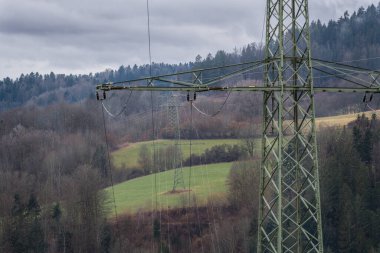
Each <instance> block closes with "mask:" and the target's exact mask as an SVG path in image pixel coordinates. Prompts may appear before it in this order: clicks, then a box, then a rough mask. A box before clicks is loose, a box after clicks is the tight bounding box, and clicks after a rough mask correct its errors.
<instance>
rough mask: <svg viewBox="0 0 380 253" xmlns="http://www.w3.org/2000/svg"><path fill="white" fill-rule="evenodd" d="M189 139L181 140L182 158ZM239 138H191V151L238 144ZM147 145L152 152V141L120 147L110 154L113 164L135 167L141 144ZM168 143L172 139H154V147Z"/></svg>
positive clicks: (186, 150)
mask: <svg viewBox="0 0 380 253" xmlns="http://www.w3.org/2000/svg"><path fill="white" fill-rule="evenodd" d="M189 143H190V142H189V140H181V142H180V144H181V149H182V154H183V157H184V159H186V158H188V157H189V156H190V145H189ZM239 143H240V140H239V139H213V140H192V153H193V154H201V153H203V152H204V151H205V150H206V149H208V148H211V147H213V146H216V145H221V144H230V145H233V144H239ZM144 144H145V145H147V146H148V148H151V149H152V152H153V143H152V141H144V142H137V143H131V144H129V145H127V146H125V147H123V148H120V149H118V150H116V151H114V152H112V154H111V156H112V159H113V164H114V165H115V166H116V167H117V168H120V167H123V164H124V165H126V167H136V166H137V165H138V159H139V151H140V148H141V146H142V145H144ZM168 145H174V142H173V140H156V141H155V146H156V148H157V149H158V148H160V147H165V146H168Z"/></svg>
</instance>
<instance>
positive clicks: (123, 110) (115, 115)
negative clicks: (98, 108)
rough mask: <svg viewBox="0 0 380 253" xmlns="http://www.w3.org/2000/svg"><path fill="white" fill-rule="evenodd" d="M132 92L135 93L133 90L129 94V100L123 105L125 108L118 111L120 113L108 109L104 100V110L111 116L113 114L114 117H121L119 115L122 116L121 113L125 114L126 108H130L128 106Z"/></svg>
mask: <svg viewBox="0 0 380 253" xmlns="http://www.w3.org/2000/svg"><path fill="white" fill-rule="evenodd" d="M132 93H133V91H132V90H131V92H130V93H129V96H128V98H127V101H126V102H125V104H124V105H123V108H122V109H121V111H120V112H118V113H116V114H113V113H111V111H110V110H109V109H107V107H106V106H105V104H104V103H103V101H102V106H103V108H104V110H105V111H106V112H107V114H108V115H109V116H111V117H112V118H117V117H119V116H120V115H121V114H123V113H124V112H125V111H126V109H127V108H128V107H127V106H128V104H129V100H130V99H131V96H132Z"/></svg>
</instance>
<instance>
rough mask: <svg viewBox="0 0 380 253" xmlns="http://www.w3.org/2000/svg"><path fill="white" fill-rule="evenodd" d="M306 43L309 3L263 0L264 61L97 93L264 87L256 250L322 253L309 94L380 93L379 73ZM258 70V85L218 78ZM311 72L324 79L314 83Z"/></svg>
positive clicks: (108, 86)
mask: <svg viewBox="0 0 380 253" xmlns="http://www.w3.org/2000/svg"><path fill="white" fill-rule="evenodd" d="M310 44H311V43H310V28H309V9H308V1H307V0H267V7H266V46H265V59H264V60H261V61H253V62H246V63H239V64H233V65H228V66H221V67H214V68H207V69H198V70H190V71H185V72H180V73H175V74H171V75H170V74H169V75H161V76H153V77H146V78H140V79H135V80H128V81H124V82H118V83H105V84H100V85H98V86H97V91H103V92H104V93H105V92H107V91H111V90H135V91H146V90H150V91H183V92H207V91H247V92H262V93H263V122H262V126H263V136H262V157H261V159H262V163H261V170H260V172H261V173H260V190H259V192H260V198H259V199H260V201H259V218H258V224H259V225H258V252H259V253H264V252H265V253H267V252H268V253H269V252H272V253H282V252H296V253H300V252H318V253H322V252H323V239H322V238H323V236H322V225H321V224H322V220H321V205H320V189H319V175H318V173H319V172H318V160H317V143H316V129H315V105H314V95H315V94H316V93H317V92H338V93H343V92H345V93H364V94H367V93H370V94H373V93H380V83H379V77H380V72H378V71H373V70H369V69H364V68H358V67H354V66H349V65H346V64H341V63H334V62H329V61H325V60H318V59H314V58H312V57H311V51H310ZM220 70H222V71H220ZM257 70H261V71H263V73H264V81H263V84H262V85H260V86H255V85H252V86H251V85H248V86H228V85H227V83H226V82H224V81H225V80H228V79H230V80H233V81H237V80H239V78H241V79H242V78H243V74H244V75H245V76H247V75H246V74H249V73H252V74H254V73H255V72H253V71H257ZM215 73H223V74H219V76H217V77H215ZM256 73H257V72H256ZM316 73H317V74H318V78H319V80H324V79H323V78H325V80H326V81H325V82H321V83H322V84H323V85H319V86H314V83H313V74H316ZM206 76H209V78H207V79H206V78H205V79H206V80H207V81H204V80H203V77H206ZM232 78H233V79H232ZM337 80H338V81H339V83H337ZM142 81H147V85H145V86H141V85H140V84H141V82H142ZM329 82H331V83H329ZM365 96H366V97H367V95H365ZM103 97H104V96H103ZM366 97H365V98H366ZM371 98H372V95H371Z"/></svg>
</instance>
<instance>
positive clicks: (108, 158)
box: [102, 106, 123, 252]
mask: <svg viewBox="0 0 380 253" xmlns="http://www.w3.org/2000/svg"><path fill="white" fill-rule="evenodd" d="M102 115H103V117H102V118H103V128H104V140H105V142H106V149H107V160H108V169H109V171H110V181H111V189H112V198H113V207H114V212H115V219H116V230H117V234H118V237H119V248H120V252H121V251H122V249H123V247H122V243H123V242H122V239H121V236H120V235H121V234H120V227H119V215H118V212H117V206H116V198H115V189H114V182H113V174H112V168H111V156H110V149H109V145H108V137H107V127H106V119H105V117H104V107H103V106H102Z"/></svg>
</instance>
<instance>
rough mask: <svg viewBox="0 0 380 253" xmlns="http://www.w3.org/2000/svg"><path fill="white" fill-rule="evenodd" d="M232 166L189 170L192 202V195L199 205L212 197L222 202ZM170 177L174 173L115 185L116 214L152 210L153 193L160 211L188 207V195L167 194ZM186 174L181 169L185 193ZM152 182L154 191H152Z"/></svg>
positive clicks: (202, 167)
mask: <svg viewBox="0 0 380 253" xmlns="http://www.w3.org/2000/svg"><path fill="white" fill-rule="evenodd" d="M231 164H232V163H219V164H211V165H202V166H195V167H192V169H191V187H190V188H191V192H190V194H191V199H193V195H195V198H196V200H197V203H198V205H203V204H205V203H206V201H207V199H208V198H209V197H211V196H213V197H214V198H219V199H224V198H225V195H226V192H227V187H226V180H227V177H228V174H229V171H230V167H231ZM173 173H174V170H170V171H166V172H161V173H158V174H156V175H154V174H153V175H149V176H145V177H140V178H136V179H133V180H129V181H126V182H123V183H120V184H117V185H115V186H114V191H115V201H116V206H117V211H118V213H126V212H127V213H134V212H136V211H138V210H139V209H143V210H152V207H154V206H155V199H156V192H157V203H158V208H159V209H161V210H165V209H167V208H171V207H179V206H182V205H187V203H188V194H189V192H188V191H187V192H186V191H184V192H182V193H176V194H170V193H169V192H170V191H171V190H172V187H173ZM189 173H190V169H189V168H183V176H184V180H185V186H186V189H188V185H189ZM155 179H156V182H157V183H156V186H157V187H156V189H157V191H155V187H154V185H155V183H154V182H155ZM106 192H107V194H108V195H109V196H110V197H112V188H107V189H106ZM112 204H113V202H112Z"/></svg>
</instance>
